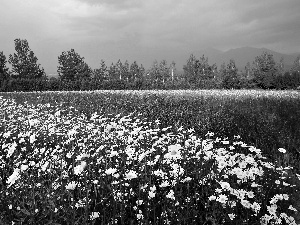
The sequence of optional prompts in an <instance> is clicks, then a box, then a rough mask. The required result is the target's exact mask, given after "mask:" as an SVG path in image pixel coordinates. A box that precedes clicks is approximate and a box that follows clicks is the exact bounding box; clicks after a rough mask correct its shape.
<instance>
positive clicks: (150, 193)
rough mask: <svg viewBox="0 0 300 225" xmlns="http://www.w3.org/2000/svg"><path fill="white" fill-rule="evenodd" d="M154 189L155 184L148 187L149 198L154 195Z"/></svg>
mask: <svg viewBox="0 0 300 225" xmlns="http://www.w3.org/2000/svg"><path fill="white" fill-rule="evenodd" d="M155 191H156V187H155V185H153V186H152V187H150V191H149V198H150V199H151V198H154V197H155Z"/></svg>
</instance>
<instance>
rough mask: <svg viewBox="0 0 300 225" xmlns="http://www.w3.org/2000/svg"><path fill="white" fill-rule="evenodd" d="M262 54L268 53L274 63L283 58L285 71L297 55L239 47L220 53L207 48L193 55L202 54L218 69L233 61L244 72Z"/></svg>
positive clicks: (199, 55) (198, 55)
mask: <svg viewBox="0 0 300 225" xmlns="http://www.w3.org/2000/svg"><path fill="white" fill-rule="evenodd" d="M263 52H268V53H270V54H272V55H273V57H274V59H275V61H276V62H280V59H281V58H282V57H283V62H284V65H285V69H289V68H291V66H292V65H293V63H294V61H295V59H296V57H297V54H291V55H288V54H283V53H279V52H275V51H272V50H270V49H266V48H253V47H241V48H236V49H230V50H228V51H225V52H222V51H219V50H216V49H213V48H207V49H204V50H201V51H196V52H194V53H193V54H194V55H195V56H196V57H201V56H202V55H203V54H204V56H205V57H208V62H209V64H213V63H216V64H217V66H218V68H220V66H221V64H222V63H223V62H225V64H227V63H229V60H230V59H234V60H235V63H236V66H237V67H238V68H239V69H240V70H244V68H245V66H246V64H247V62H250V64H251V65H252V63H253V61H254V60H255V57H256V56H260V55H261V54H262V53H263Z"/></svg>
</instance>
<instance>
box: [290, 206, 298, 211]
mask: <svg viewBox="0 0 300 225" xmlns="http://www.w3.org/2000/svg"><path fill="white" fill-rule="evenodd" d="M289 210H292V211H295V212H297V211H298V210H297V209H295V208H294V207H293V206H292V205H290V206H289Z"/></svg>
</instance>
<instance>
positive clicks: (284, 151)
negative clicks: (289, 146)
mask: <svg viewBox="0 0 300 225" xmlns="http://www.w3.org/2000/svg"><path fill="white" fill-rule="evenodd" d="M278 151H279V152H281V153H286V150H285V149H284V148H279V149H278Z"/></svg>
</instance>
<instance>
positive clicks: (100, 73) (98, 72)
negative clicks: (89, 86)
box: [93, 59, 108, 83]
mask: <svg viewBox="0 0 300 225" xmlns="http://www.w3.org/2000/svg"><path fill="white" fill-rule="evenodd" d="M93 78H94V80H95V81H97V83H101V82H102V81H104V80H108V71H107V66H106V65H105V61H104V60H103V59H101V61H100V68H99V69H95V70H94V77H93Z"/></svg>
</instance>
